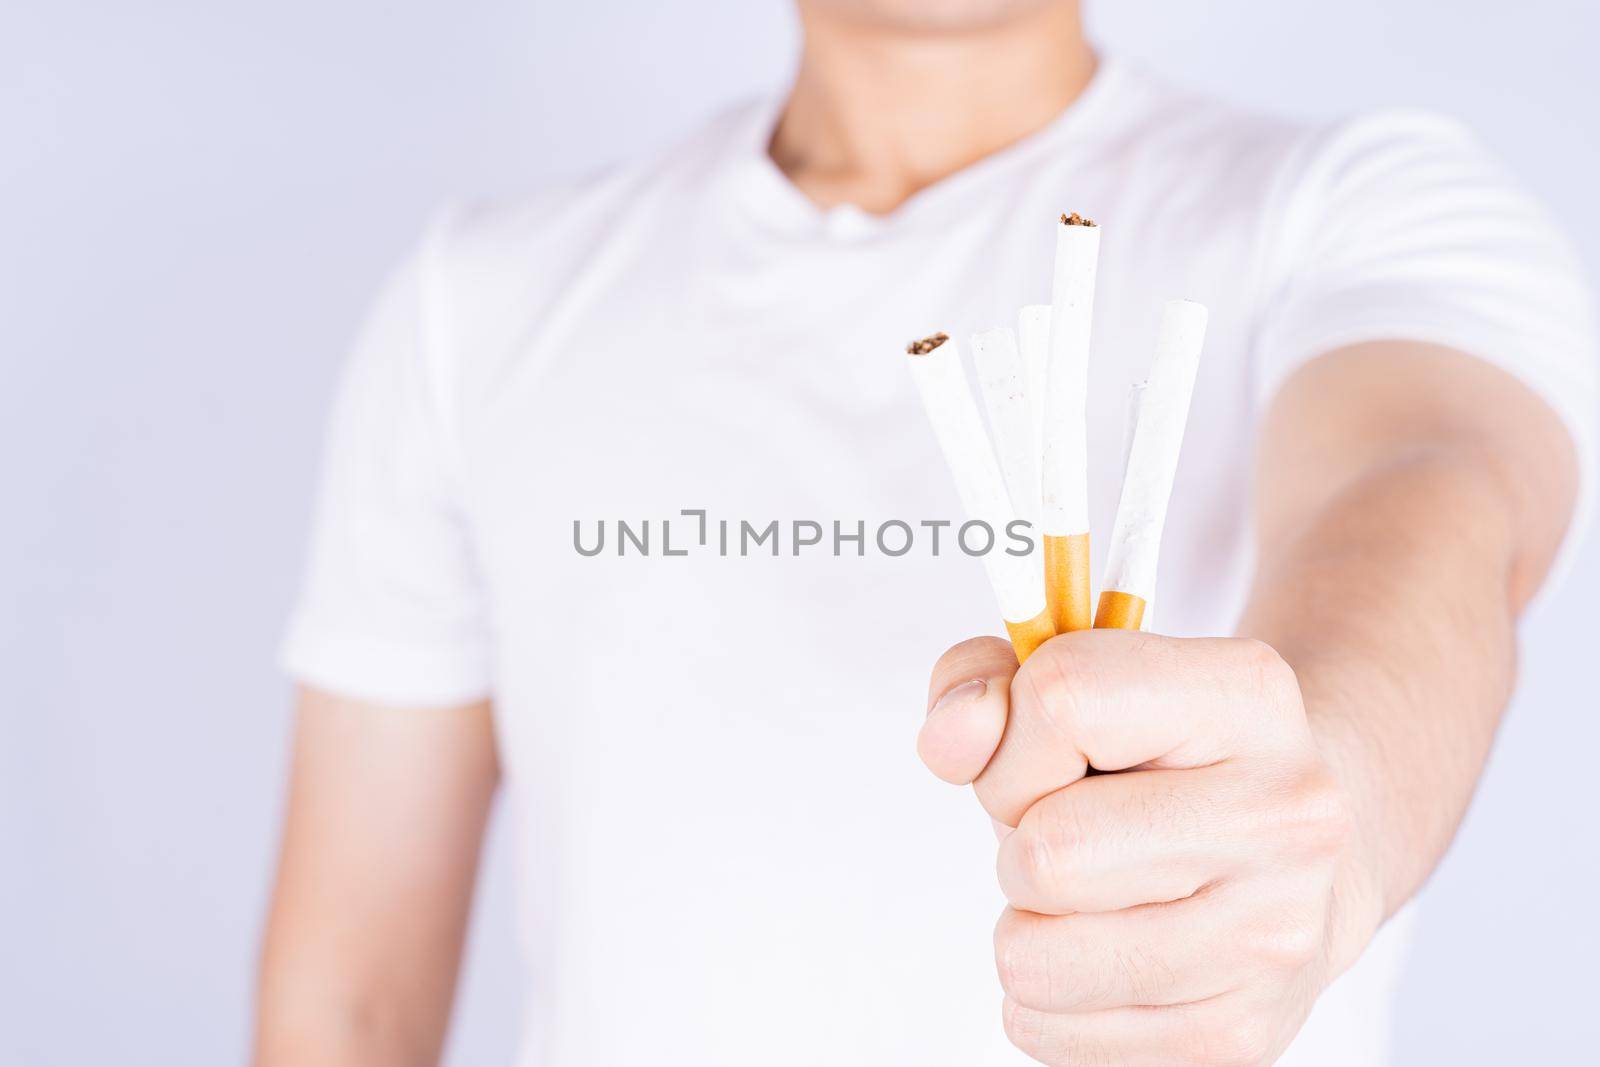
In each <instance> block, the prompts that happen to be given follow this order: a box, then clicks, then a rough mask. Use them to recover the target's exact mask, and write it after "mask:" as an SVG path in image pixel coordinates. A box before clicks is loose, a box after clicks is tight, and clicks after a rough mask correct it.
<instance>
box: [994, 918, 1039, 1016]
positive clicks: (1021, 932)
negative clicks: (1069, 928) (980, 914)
mask: <svg viewBox="0 0 1600 1067" xmlns="http://www.w3.org/2000/svg"><path fill="white" fill-rule="evenodd" d="M1030 926H1031V924H1030V923H1029V921H1028V920H1027V919H1026V918H1025V917H1023V916H1022V915H1021V914H1019V913H1018V912H1016V911H1013V910H1011V909H1007V910H1006V911H1005V913H1004V914H1002V915H1001V916H1000V922H999V923H998V924H996V926H995V930H994V965H995V970H996V971H997V972H998V973H999V975H1000V988H1001V989H1003V990H1005V992H1006V995H1007V996H1009V997H1011V998H1012V999H1013V1000H1015V1001H1017V1002H1018V1003H1021V1004H1035V1005H1036V1004H1038V1003H1039V1002H1040V1001H1039V997H1038V995H1037V990H1038V987H1039V977H1040V967H1039V961H1038V956H1037V954H1036V949H1035V945H1034V937H1033V935H1032V932H1031V930H1030Z"/></svg>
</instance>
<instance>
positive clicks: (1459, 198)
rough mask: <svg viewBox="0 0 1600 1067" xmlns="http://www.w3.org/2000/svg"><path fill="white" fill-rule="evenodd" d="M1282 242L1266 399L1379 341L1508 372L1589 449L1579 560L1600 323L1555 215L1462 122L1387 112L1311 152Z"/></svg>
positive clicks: (1583, 462) (1584, 458)
mask: <svg viewBox="0 0 1600 1067" xmlns="http://www.w3.org/2000/svg"><path fill="white" fill-rule="evenodd" d="M1271 230H1272V232H1270V233H1269V234H1268V235H1267V241H1266V247H1268V248H1269V249H1271V251H1270V253H1269V254H1268V257H1267V260H1268V266H1267V271H1266V276H1267V278H1268V279H1269V280H1270V281H1269V285H1268V291H1267V292H1266V294H1265V301H1264V304H1263V306H1264V308H1265V314H1264V317H1263V320H1262V322H1261V327H1260V330H1259V332H1258V334H1257V344H1256V350H1255V365H1256V372H1257V373H1256V384H1257V389H1258V400H1259V401H1260V402H1262V403H1265V402H1266V401H1267V399H1268V398H1269V397H1270V396H1271V394H1272V393H1273V392H1274V391H1276V389H1277V388H1278V387H1279V386H1280V385H1281V384H1282V383H1283V381H1284V380H1285V379H1286V378H1287V377H1288V376H1289V375H1290V374H1291V373H1292V372H1293V371H1294V370H1295V369H1296V368H1297V367H1299V366H1300V365H1301V364H1302V363H1304V362H1306V361H1307V360H1309V359H1312V358H1314V357H1316V356H1318V355H1322V354H1324V353H1327V352H1331V351H1333V350H1335V349H1338V348H1342V347H1345V346H1348V345H1352V344H1358V343H1362V342H1367V341H1380V340H1411V341H1421V342H1427V343H1432V344H1439V345H1445V346H1449V347H1451V348H1454V349H1456V350H1458V351H1461V352H1465V353H1467V354H1469V355H1473V356H1476V357H1478V358H1480V359H1483V360H1486V361H1487V362H1489V363H1492V364H1494V365H1496V366H1498V367H1500V368H1502V369H1504V370H1506V371H1508V372H1509V373H1511V374H1513V375H1515V376H1516V377H1517V378H1519V379H1520V380H1521V381H1523V382H1525V383H1526V384H1527V385H1528V386H1529V387H1530V388H1532V389H1533V390H1534V391H1535V392H1536V393H1537V394H1538V395H1539V396H1540V397H1542V398H1543V399H1544V401H1545V402H1546V403H1547V404H1548V405H1549V406H1550V407H1551V408H1552V409H1553V410H1554V411H1555V412H1556V413H1557V414H1558V415H1559V416H1560V417H1561V418H1562V420H1563V421H1564V422H1565V424H1566V426H1567V429H1568V430H1569V432H1570V433H1571V435H1572V437H1573V440H1574V443H1575V445H1576V447H1577V451H1578V455H1579V462H1580V467H1581V470H1582V492H1581V497H1580V502H1579V507H1578V515H1577V516H1576V518H1575V520H1574V522H1573V523H1572V526H1571V528H1570V529H1569V532H1568V536H1567V545H1566V548H1565V550H1564V551H1563V556H1566V555H1567V553H1568V552H1570V550H1571V549H1572V547H1573V546H1574V545H1575V544H1576V542H1577V540H1578V538H1579V533H1580V530H1581V529H1582V527H1583V525H1584V523H1585V520H1586V518H1587V514H1588V511H1589V509H1590V507H1591V505H1592V500H1593V496H1594V466H1595V457H1594V451H1595V434H1596V428H1595V422H1596V411H1595V407H1596V330H1595V316H1594V307H1593V304H1592V297H1591V292H1590V289H1589V286H1588V284H1587V282H1586V280H1585V278H1584V276H1583V272H1582V270H1581V268H1580V266H1579V263H1578V260H1577V257H1576V255H1575V254H1574V253H1573V252H1572V250H1571V248H1570V247H1569V245H1568V243H1567V241H1566V240H1565V238H1564V237H1563V235H1562V234H1561V232H1560V230H1559V229H1558V228H1557V227H1556V225H1555V224H1554V223H1553V222H1552V221H1551V219H1550V218H1549V217H1548V216H1547V215H1546V214H1545V212H1544V210H1543V209H1542V208H1541V207H1540V205H1539V204H1538V203H1537V202H1536V201H1535V200H1534V199H1533V198H1532V197H1530V196H1528V195H1527V194H1525V193H1524V192H1523V191H1522V190H1521V189H1520V188H1519V187H1518V185H1517V183H1516V182H1515V181H1514V180H1513V179H1512V178H1511V176H1510V175H1509V174H1508V173H1506V171H1505V170H1504V169H1503V168H1502V167H1501V166H1500V165H1499V164H1498V163H1497V161H1495V160H1494V159H1493V158H1492V157H1491V156H1490V155H1489V154H1488V153H1487V152H1486V151H1484V149H1483V148H1482V147H1481V146H1480V145H1479V144H1478V143H1477V141H1476V140H1475V138H1474V137H1473V136H1472V135H1471V134H1470V133H1469V132H1468V131H1467V130H1466V129H1465V128H1464V127H1462V126H1461V125H1460V124H1459V123H1456V122H1454V121H1451V120H1447V119H1443V118H1438V117H1435V116H1430V115H1426V114H1418V113H1388V114H1380V115H1374V116H1369V117H1366V118H1362V119H1356V120H1352V121H1348V122H1345V123H1341V124H1339V125H1337V126H1334V127H1331V128H1329V129H1327V130H1324V131H1321V132H1319V133H1318V134H1316V135H1315V136H1313V137H1311V138H1310V139H1309V140H1308V141H1307V142H1306V143H1305V144H1304V145H1302V151H1301V152H1300V154H1299V155H1298V157H1297V158H1296V159H1295V160H1294V163H1293V165H1292V166H1291V167H1290V168H1289V173H1288V175H1287V180H1286V185H1285V192H1284V199H1283V201H1282V211H1281V212H1279V213H1275V214H1274V219H1273V224H1272V227H1271ZM1563 562H1564V561H1563ZM1557 569H1558V570H1559V569H1560V566H1559V564H1558V568H1557Z"/></svg>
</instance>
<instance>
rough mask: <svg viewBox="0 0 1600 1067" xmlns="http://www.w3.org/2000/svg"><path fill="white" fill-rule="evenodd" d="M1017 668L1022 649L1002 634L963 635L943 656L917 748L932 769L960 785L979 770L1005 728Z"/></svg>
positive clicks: (931, 687) (936, 668)
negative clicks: (969, 637) (1014, 648)
mask: <svg viewBox="0 0 1600 1067" xmlns="http://www.w3.org/2000/svg"><path fill="white" fill-rule="evenodd" d="M1016 673H1017V656H1016V653H1015V652H1013V651H1012V649H1011V644H1010V642H1007V641H1003V640H1001V639H1000V638H998V637H975V638H973V639H972V640H970V641H963V642H962V643H961V644H959V645H956V646H955V647H954V648H952V649H950V651H948V652H946V653H945V654H944V655H943V656H940V657H939V662H938V663H937V664H935V665H934V668H933V678H932V680H931V681H930V682H929V683H928V717H927V719H926V720H925V721H924V722H923V724H922V731H921V733H919V734H918V735H917V754H918V755H920V756H921V757H922V762H923V763H925V764H927V766H928V769H929V770H930V771H932V772H933V773H934V774H936V775H938V776H939V777H940V778H942V779H944V780H945V781H947V782H951V783H953V784H955V785H966V784H967V783H968V782H970V781H972V780H973V779H974V778H976V777H977V776H978V774H979V773H980V772H981V771H982V770H983V768H984V765H985V764H987V763H988V762H989V757H990V756H992V755H993V754H994V750H995V746H996V745H998V744H999V743H1000V736H1001V734H1002V733H1004V732H1005V726H1006V708H1007V706H1008V704H1009V703H1010V689H1011V679H1012V677H1013V676H1014V675H1015V674H1016Z"/></svg>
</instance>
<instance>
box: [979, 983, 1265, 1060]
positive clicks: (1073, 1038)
mask: <svg viewBox="0 0 1600 1067" xmlns="http://www.w3.org/2000/svg"><path fill="white" fill-rule="evenodd" d="M1002 1018H1003V1019H1004V1021H1005V1028H1006V1036H1007V1037H1009V1038H1010V1039H1011V1043H1012V1044H1013V1045H1016V1046H1017V1048H1019V1049H1021V1050H1022V1051H1023V1052H1026V1053H1027V1054H1028V1055H1030V1056H1032V1057H1033V1058H1034V1059H1036V1060H1039V1061H1040V1062H1041V1063H1046V1064H1054V1065H1057V1067H1171V1065H1172V1064H1175V1063H1186V1064H1195V1063H1217V1064H1224V1063H1226V1064H1261V1063H1270V1062H1272V1058H1273V1056H1274V1055H1275V1054H1276V1053H1277V1052H1279V1051H1281V1050H1282V1048H1283V1046H1284V1045H1285V1044H1287V1038H1286V1036H1285V1033H1284V1029H1285V1028H1284V1026H1283V1025H1282V1024H1281V1023H1279V1022H1278V1021H1277V1019H1276V1018H1275V1017H1274V1016H1273V1015H1272V1014H1271V1013H1269V1012H1265V1011H1261V1010H1252V1006H1251V1005H1249V1003H1248V1002H1247V1001H1246V999H1245V998H1244V997H1243V996H1242V995H1240V994H1236V993H1235V994H1226V995H1224V996H1222V997H1218V998H1215V999H1213V1000H1207V1001H1201V1002H1198V1003H1194V1004H1179V1005H1174V1006H1172V1007H1165V1008H1109V1009H1107V1010H1105V1011H1096V1012H1089V1013H1087V1014H1079V1015H1053V1014H1051V1013H1049V1012H1042V1011H1038V1010H1036V1009H1033V1008H1029V1007H1025V1006H1023V1005H1021V1004H1019V1003H1017V1002H1016V1001H1015V1000H1012V999H1011V998H1010V997H1007V998H1006V1000H1005V1004H1004V1007H1003V1008H1002ZM1290 1033H1292V1031H1290Z"/></svg>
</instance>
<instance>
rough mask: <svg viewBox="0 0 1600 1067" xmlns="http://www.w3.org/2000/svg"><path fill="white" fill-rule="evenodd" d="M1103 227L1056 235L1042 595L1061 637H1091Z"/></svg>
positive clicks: (1069, 226)
mask: <svg viewBox="0 0 1600 1067" xmlns="http://www.w3.org/2000/svg"><path fill="white" fill-rule="evenodd" d="M1099 261H1100V227H1098V226H1096V225H1095V224H1094V222H1093V221H1092V220H1090V219H1086V218H1083V217H1082V216H1080V215H1078V214H1077V213H1076V212H1074V213H1073V214H1071V215H1062V216H1061V224H1060V226H1058V227H1057V229H1056V262H1055V276H1054V280H1053V282H1052V284H1051V294H1050V332H1049V337H1050V347H1049V355H1048V360H1047V368H1046V372H1045V395H1044V411H1043V416H1042V418H1043V431H1042V437H1043V441H1042V452H1043V460H1042V467H1043V479H1042V491H1041V495H1042V501H1043V506H1042V509H1041V514H1040V524H1041V530H1042V532H1043V534H1044V560H1045V589H1046V593H1047V596H1048V601H1049V605H1050V616H1051V620H1052V622H1053V624H1054V626H1055V628H1056V632H1057V633H1068V632H1070V631H1073V630H1087V629H1088V628H1089V627H1090V625H1091V622H1092V615H1091V602H1090V598H1089V443H1088V412H1087V406H1088V397H1089V338H1090V335H1091V333H1092V332H1093V327H1094V289H1095V275H1096V272H1097V270H1098V267H1099Z"/></svg>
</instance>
